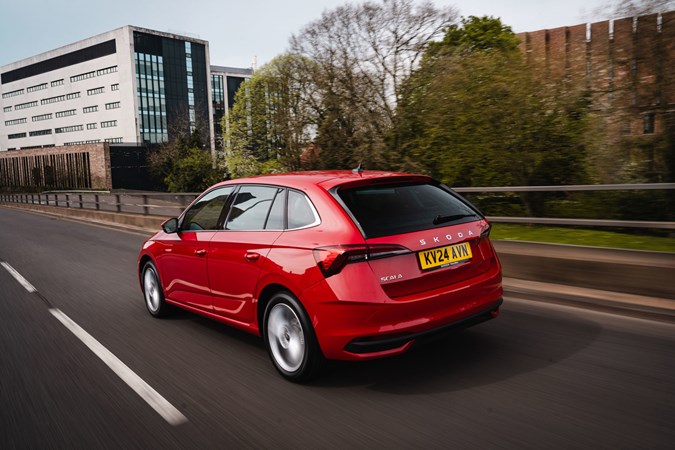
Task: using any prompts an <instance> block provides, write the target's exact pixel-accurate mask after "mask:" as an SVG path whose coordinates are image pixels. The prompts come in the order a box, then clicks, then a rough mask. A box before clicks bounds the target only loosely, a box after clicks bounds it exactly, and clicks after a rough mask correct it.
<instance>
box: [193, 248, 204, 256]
mask: <svg viewBox="0 0 675 450" xmlns="http://www.w3.org/2000/svg"><path fill="white" fill-rule="evenodd" d="M195 255H197V256H206V250H205V249H203V248H198V249H197V250H195Z"/></svg>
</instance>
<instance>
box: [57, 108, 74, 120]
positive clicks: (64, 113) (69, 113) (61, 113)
mask: <svg viewBox="0 0 675 450" xmlns="http://www.w3.org/2000/svg"><path fill="white" fill-rule="evenodd" d="M74 115H75V110H74V109H69V110H68V111H59V112H57V113H56V117H57V118H58V117H68V116H74Z"/></svg>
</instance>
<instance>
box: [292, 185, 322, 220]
mask: <svg viewBox="0 0 675 450" xmlns="http://www.w3.org/2000/svg"><path fill="white" fill-rule="evenodd" d="M318 223H319V218H318V216H317V214H316V212H315V211H314V206H312V204H311V203H310V201H309V199H308V198H307V196H306V195H305V194H303V193H301V192H297V191H292V190H289V191H288V229H289V230H294V229H298V228H304V227H309V226H312V225H317V224H318Z"/></svg>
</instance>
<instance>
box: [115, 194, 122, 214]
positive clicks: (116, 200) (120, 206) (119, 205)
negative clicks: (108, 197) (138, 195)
mask: <svg viewBox="0 0 675 450" xmlns="http://www.w3.org/2000/svg"><path fill="white" fill-rule="evenodd" d="M115 203H116V204H117V212H122V203H121V200H120V194H115Z"/></svg>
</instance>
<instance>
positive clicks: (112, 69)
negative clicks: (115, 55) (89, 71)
mask: <svg viewBox="0 0 675 450" xmlns="http://www.w3.org/2000/svg"><path fill="white" fill-rule="evenodd" d="M114 72H117V66H111V67H106V68H105V69H99V70H97V71H96V75H105V74H108V73H114Z"/></svg>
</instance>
